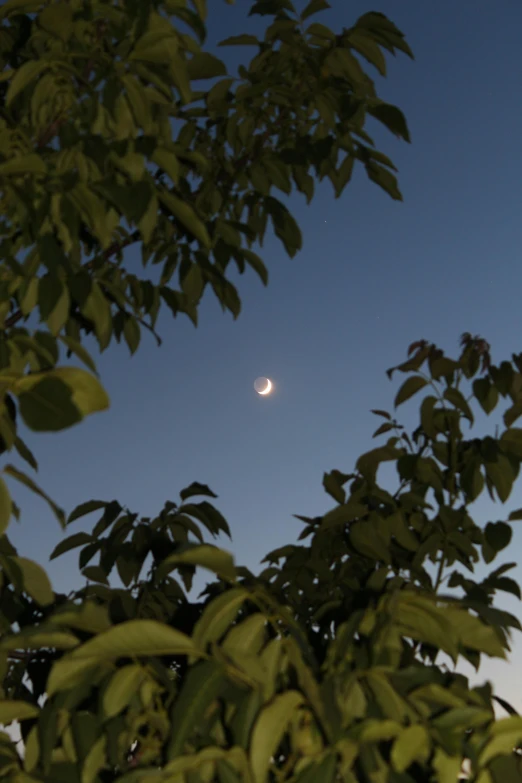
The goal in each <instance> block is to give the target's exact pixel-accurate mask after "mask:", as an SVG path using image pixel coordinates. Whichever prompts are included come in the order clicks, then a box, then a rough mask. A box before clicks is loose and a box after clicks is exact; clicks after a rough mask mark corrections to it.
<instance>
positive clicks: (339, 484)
mask: <svg viewBox="0 0 522 783" xmlns="http://www.w3.org/2000/svg"><path fill="white" fill-rule="evenodd" d="M349 478H350V476H349V475H346V474H345V473H341V472H340V471H339V470H332V471H331V472H330V473H325V474H324V475H323V487H324V488H325V491H326V492H328V494H329V495H331V497H333V499H334V500H336V501H337V502H338V503H340V504H342V503H345V502H346V492H345V490H344V488H343V484H345V483H346V482H347V481H348V479H349Z"/></svg>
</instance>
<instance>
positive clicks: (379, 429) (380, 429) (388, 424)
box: [372, 421, 395, 438]
mask: <svg viewBox="0 0 522 783" xmlns="http://www.w3.org/2000/svg"><path fill="white" fill-rule="evenodd" d="M394 428H395V424H392V423H391V422H389V421H385V422H384V423H383V424H381V426H380V427H377V429H376V430H375V432H374V433H373V435H372V438H376V437H377V436H378V435H383V434H384V433H385V432H389V431H390V430H393V429H394Z"/></svg>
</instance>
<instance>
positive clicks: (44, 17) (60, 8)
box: [38, 3, 73, 41]
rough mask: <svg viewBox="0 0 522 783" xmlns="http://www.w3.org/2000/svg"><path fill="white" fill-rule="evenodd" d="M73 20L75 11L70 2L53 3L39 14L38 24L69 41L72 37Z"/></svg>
mask: <svg viewBox="0 0 522 783" xmlns="http://www.w3.org/2000/svg"><path fill="white" fill-rule="evenodd" d="M72 21H73V12H72V8H71V6H70V5H69V4H68V3H53V4H52V5H49V6H46V7H45V8H44V9H43V10H42V11H41V12H40V13H39V15H38V26H39V27H41V28H42V29H44V30H46V32H48V33H51V35H55V36H56V37H57V38H60V39H61V40H62V41H68V40H69V38H70V37H71V34H72V31H73V25H72Z"/></svg>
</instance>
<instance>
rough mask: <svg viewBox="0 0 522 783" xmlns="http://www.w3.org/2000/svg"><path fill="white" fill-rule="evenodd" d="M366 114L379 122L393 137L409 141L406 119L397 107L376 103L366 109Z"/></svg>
mask: <svg viewBox="0 0 522 783" xmlns="http://www.w3.org/2000/svg"><path fill="white" fill-rule="evenodd" d="M368 114H371V115H372V117H375V119H377V120H379V122H381V123H382V124H383V125H385V126H386V128H388V130H389V131H391V132H392V133H393V134H394V135H395V136H398V137H399V138H402V139H404V140H405V141H408V142H409V141H411V139H410V132H409V130H408V125H407V123H406V118H405V117H404V114H403V113H402V111H401V110H400V109H398V108H397V106H392V104H391V103H378V104H377V105H375V106H369V107H368Z"/></svg>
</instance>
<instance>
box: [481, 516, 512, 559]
mask: <svg viewBox="0 0 522 783" xmlns="http://www.w3.org/2000/svg"><path fill="white" fill-rule="evenodd" d="M484 535H485V537H486V541H487V542H488V544H489V545H490V547H491V548H492V549H494V551H495V552H500V551H501V550H502V549H505V548H506V547H507V546H508V545H509V543H510V541H511V537H512V535H513V531H512V529H511V525H508V524H506V522H488V524H487V525H486V528H485V530H484Z"/></svg>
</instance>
